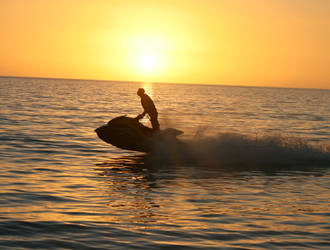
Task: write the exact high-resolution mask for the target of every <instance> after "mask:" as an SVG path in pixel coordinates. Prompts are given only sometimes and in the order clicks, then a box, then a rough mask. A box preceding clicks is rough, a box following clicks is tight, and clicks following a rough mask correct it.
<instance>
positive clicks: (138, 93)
mask: <svg viewBox="0 0 330 250" xmlns="http://www.w3.org/2000/svg"><path fill="white" fill-rule="evenodd" d="M137 95H138V96H142V95H144V89H143V88H139V89H138V91H137Z"/></svg>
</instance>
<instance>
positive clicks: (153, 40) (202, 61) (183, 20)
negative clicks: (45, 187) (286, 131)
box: [0, 0, 330, 89]
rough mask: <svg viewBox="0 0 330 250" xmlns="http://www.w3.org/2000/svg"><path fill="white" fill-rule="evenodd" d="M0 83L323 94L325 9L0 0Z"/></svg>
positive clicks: (259, 0)
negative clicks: (88, 82) (5, 79)
mask: <svg viewBox="0 0 330 250" xmlns="http://www.w3.org/2000/svg"><path fill="white" fill-rule="evenodd" d="M0 38H1V39H0V41H1V46H0V75H6V76H9V75H10V76H32V77H33V76H35V77H59V78H86V79H105V80H130V81H153V82H185V83H219V84H230V85H236V84H237V85H255V86H282V87H311V88H328V89H330V70H329V65H330V46H329V44H330V1H329V0H267V1H265V0H231V1H229V0H180V1H177V0H157V1H156V0H95V1H89V0H56V1H53V0H0Z"/></svg>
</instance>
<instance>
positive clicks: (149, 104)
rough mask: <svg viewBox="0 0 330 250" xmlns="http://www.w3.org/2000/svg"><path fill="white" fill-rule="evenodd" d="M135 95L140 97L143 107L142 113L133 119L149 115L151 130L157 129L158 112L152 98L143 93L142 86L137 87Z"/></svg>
mask: <svg viewBox="0 0 330 250" xmlns="http://www.w3.org/2000/svg"><path fill="white" fill-rule="evenodd" d="M137 95H138V96H140V97H141V104H142V107H143V113H142V114H139V115H138V116H137V117H136V118H135V119H137V120H138V121H139V120H140V119H142V118H143V117H144V116H145V115H146V114H148V115H149V117H150V121H151V125H152V128H153V130H159V122H158V112H157V109H156V107H155V104H154V102H153V101H152V99H151V98H150V97H149V96H148V95H147V94H146V93H145V91H144V89H143V88H139V89H138V91H137Z"/></svg>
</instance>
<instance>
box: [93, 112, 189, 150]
mask: <svg viewBox="0 0 330 250" xmlns="http://www.w3.org/2000/svg"><path fill="white" fill-rule="evenodd" d="M95 132H96V133H97V135H98V137H99V138H100V139H101V140H103V141H104V142H106V143H109V144H111V145H113V146H116V147H118V148H121V149H127V150H133V151H139V152H150V151H151V150H152V142H153V140H155V139H159V138H160V137H165V136H166V137H172V138H175V137H176V136H177V135H179V134H182V133H183V132H182V131H180V130H177V129H173V128H169V129H165V130H162V131H154V130H153V129H151V128H149V127H147V126H144V125H143V124H142V123H140V122H139V121H137V120H136V119H134V118H131V117H127V116H119V117H116V118H114V119H112V120H111V121H109V122H108V124H106V125H103V126H101V127H99V128H97V129H96V130H95Z"/></svg>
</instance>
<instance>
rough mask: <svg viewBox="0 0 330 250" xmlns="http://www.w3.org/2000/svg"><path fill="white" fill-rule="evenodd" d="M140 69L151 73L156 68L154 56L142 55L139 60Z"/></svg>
mask: <svg viewBox="0 0 330 250" xmlns="http://www.w3.org/2000/svg"><path fill="white" fill-rule="evenodd" d="M139 59H140V60H139V63H140V67H141V69H142V70H144V71H146V72H147V71H152V70H154V69H155V68H156V67H157V58H156V55H154V54H143V55H141V56H140V58H139Z"/></svg>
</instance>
